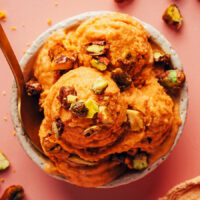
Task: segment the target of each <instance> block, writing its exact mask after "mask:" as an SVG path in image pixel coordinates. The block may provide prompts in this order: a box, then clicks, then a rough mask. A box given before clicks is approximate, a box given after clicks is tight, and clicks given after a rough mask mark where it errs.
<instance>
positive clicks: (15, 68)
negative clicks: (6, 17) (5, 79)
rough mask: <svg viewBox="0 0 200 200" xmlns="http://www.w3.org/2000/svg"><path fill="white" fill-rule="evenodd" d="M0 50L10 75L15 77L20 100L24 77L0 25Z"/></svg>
mask: <svg viewBox="0 0 200 200" xmlns="http://www.w3.org/2000/svg"><path fill="white" fill-rule="evenodd" d="M0 48H1V49H2V51H3V53H4V55H5V57H6V60H7V62H8V64H9V66H10V69H11V70H12V73H13V75H14V77H15V81H16V83H17V88H18V98H20V97H21V96H22V94H23V92H24V84H25V82H24V76H23V73H22V70H21V68H20V65H19V63H18V61H17V58H16V56H15V54H14V51H13V49H12V47H11V45H10V42H9V41H8V38H7V36H6V34H5V32H4V30H3V28H2V26H1V24H0Z"/></svg>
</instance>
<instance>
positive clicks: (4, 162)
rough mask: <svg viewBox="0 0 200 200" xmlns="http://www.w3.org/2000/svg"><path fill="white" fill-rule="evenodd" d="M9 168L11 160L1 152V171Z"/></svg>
mask: <svg viewBox="0 0 200 200" xmlns="http://www.w3.org/2000/svg"><path fill="white" fill-rule="evenodd" d="M9 166H10V162H9V160H8V159H7V158H6V156H5V155H4V154H3V153H2V152H0V171H3V170H5V169H7V168H8V167H9Z"/></svg>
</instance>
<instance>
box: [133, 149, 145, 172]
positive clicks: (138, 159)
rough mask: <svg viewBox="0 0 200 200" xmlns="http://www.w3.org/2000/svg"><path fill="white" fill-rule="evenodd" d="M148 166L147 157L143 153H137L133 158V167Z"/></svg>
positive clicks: (141, 168)
mask: <svg viewBox="0 0 200 200" xmlns="http://www.w3.org/2000/svg"><path fill="white" fill-rule="evenodd" d="M147 167H148V157H147V155H146V154H145V153H138V154H136V155H135V156H134V159H133V169H135V170H143V169H146V168H147Z"/></svg>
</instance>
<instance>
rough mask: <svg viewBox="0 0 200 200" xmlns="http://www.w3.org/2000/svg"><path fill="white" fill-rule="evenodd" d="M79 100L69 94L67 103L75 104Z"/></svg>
mask: <svg viewBox="0 0 200 200" xmlns="http://www.w3.org/2000/svg"><path fill="white" fill-rule="evenodd" d="M77 98H78V97H77V96H75V95H71V94H69V95H68V96H67V103H75V102H76V100H77Z"/></svg>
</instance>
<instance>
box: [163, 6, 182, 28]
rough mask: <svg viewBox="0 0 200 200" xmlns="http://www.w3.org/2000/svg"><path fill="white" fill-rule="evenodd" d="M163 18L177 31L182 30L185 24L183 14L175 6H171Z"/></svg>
mask: <svg viewBox="0 0 200 200" xmlns="http://www.w3.org/2000/svg"><path fill="white" fill-rule="evenodd" d="M162 18H163V20H164V21H165V22H166V23H167V24H169V25H171V26H173V27H174V28H176V29H177V30H178V29H180V28H181V26H182V23H183V17H182V15H181V12H180V10H179V8H178V7H177V5H175V4H171V5H169V6H168V7H167V9H166V10H165V12H164V14H163V16H162Z"/></svg>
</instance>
